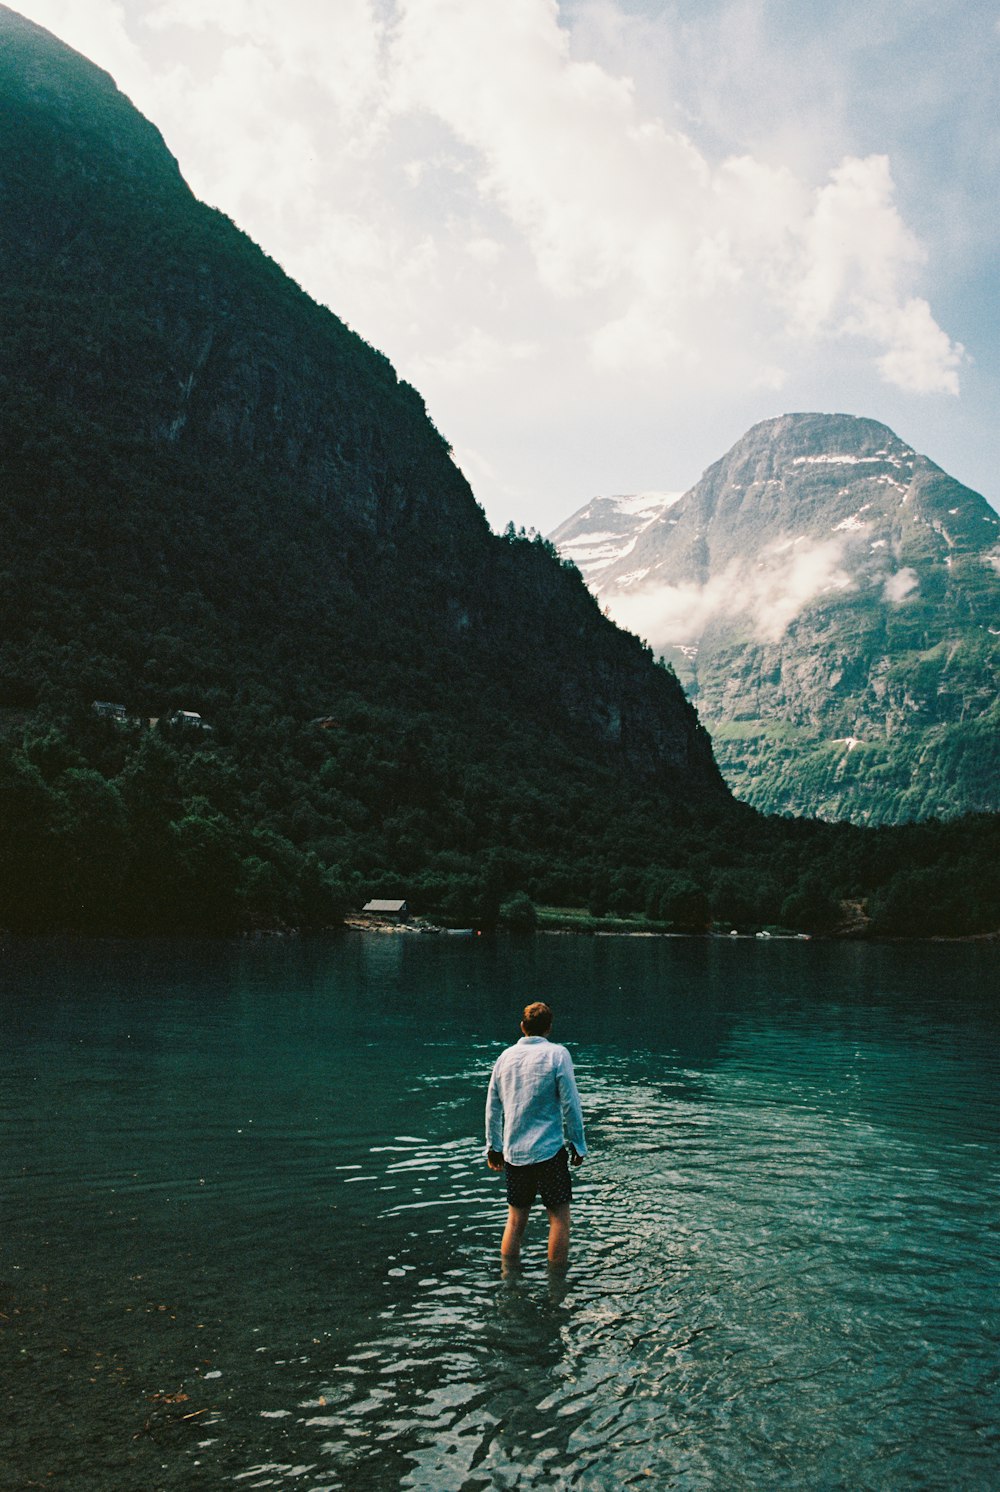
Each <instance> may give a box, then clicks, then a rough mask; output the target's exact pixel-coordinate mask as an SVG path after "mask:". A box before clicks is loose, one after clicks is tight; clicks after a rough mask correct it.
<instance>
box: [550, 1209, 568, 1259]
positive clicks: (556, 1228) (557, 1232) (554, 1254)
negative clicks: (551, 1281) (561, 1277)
mask: <svg viewBox="0 0 1000 1492" xmlns="http://www.w3.org/2000/svg"><path fill="white" fill-rule="evenodd" d="M568 1258H569V1203H568V1202H564V1203H563V1205H562V1206H561V1207H553V1208H552V1209H551V1211H550V1212H549V1263H550V1264H555V1265H558V1266H560V1267H561V1266H562V1265H564V1264H565V1263H566V1260H567V1259H568Z"/></svg>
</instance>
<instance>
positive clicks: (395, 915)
mask: <svg viewBox="0 0 1000 1492" xmlns="http://www.w3.org/2000/svg"><path fill="white" fill-rule="evenodd" d="M361 915H362V916H363V917H375V918H378V919H379V920H380V921H382V922H405V921H406V919H407V917H408V916H409V915H410V909H409V907H408V906H407V905H406V902H405V901H368V902H365V904H364V906H363V907H362V908H361Z"/></svg>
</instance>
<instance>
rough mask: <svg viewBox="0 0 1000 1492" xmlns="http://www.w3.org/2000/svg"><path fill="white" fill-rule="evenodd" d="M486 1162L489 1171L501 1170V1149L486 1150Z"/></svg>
mask: <svg viewBox="0 0 1000 1492" xmlns="http://www.w3.org/2000/svg"><path fill="white" fill-rule="evenodd" d="M486 1164H487V1165H488V1166H489V1168H490V1170H491V1171H502V1170H503V1151H502V1150H488V1151H487V1152H486Z"/></svg>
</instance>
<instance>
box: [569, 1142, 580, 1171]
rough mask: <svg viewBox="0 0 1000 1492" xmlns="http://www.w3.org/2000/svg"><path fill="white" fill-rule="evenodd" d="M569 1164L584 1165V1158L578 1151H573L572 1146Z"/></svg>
mask: <svg viewBox="0 0 1000 1492" xmlns="http://www.w3.org/2000/svg"><path fill="white" fill-rule="evenodd" d="M569 1163H570V1165H571V1166H582V1165H583V1156H582V1155H579V1154H578V1153H577V1151H575V1150H574V1149H573V1147H572V1145H571V1146H570V1149H569Z"/></svg>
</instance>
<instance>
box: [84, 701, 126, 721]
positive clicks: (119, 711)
mask: <svg viewBox="0 0 1000 1492" xmlns="http://www.w3.org/2000/svg"><path fill="white" fill-rule="evenodd" d="M90 708H91V709H92V710H93V712H94V714H95V715H101V716H102V717H103V718H104V719H105V720H120V721H124V720H127V719H128V712H127V710H126V709H125V706H124V705H119V704H115V702H114V701H113V700H110V699H95V700H94V703H93V704H92V705H91V707H90Z"/></svg>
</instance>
